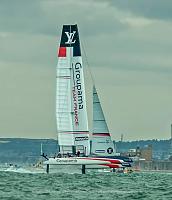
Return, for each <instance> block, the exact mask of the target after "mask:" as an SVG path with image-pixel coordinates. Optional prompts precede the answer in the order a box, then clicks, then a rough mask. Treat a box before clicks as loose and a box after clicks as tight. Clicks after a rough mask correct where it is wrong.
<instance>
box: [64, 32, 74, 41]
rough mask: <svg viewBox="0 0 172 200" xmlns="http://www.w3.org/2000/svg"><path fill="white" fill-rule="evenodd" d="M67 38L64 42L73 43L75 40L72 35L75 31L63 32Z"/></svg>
mask: <svg viewBox="0 0 172 200" xmlns="http://www.w3.org/2000/svg"><path fill="white" fill-rule="evenodd" d="M65 33H66V35H67V38H68V41H67V42H65V44H74V43H75V42H76V40H74V41H73V38H74V35H75V33H76V31H73V33H69V32H65Z"/></svg>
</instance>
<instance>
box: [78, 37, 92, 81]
mask: <svg viewBox="0 0 172 200" xmlns="http://www.w3.org/2000/svg"><path fill="white" fill-rule="evenodd" d="M81 46H82V49H83V52H84V56H85V61H86V67H87V69H88V72H89V74H90V77H91V80H92V83H93V85H95V81H94V78H93V74H92V73H91V69H90V68H91V67H90V65H89V62H88V58H87V54H86V51H85V48H84V43H83V42H82V41H81Z"/></svg>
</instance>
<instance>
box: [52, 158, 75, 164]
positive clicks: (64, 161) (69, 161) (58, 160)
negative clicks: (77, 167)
mask: <svg viewBox="0 0 172 200" xmlns="http://www.w3.org/2000/svg"><path fill="white" fill-rule="evenodd" d="M56 162H59V163H76V162H77V160H75V159H70V160H60V159H56Z"/></svg>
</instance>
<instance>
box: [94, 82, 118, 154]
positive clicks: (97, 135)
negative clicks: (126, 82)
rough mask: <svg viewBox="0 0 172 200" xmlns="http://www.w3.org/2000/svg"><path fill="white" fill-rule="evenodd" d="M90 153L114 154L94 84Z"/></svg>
mask: <svg viewBox="0 0 172 200" xmlns="http://www.w3.org/2000/svg"><path fill="white" fill-rule="evenodd" d="M91 153H92V154H93V155H96V156H107V157H108V156H114V155H115V148H114V144H113V141H112V139H111V135H110V133H109V129H108V126H107V123H106V120H105V117H104V113H103V110H102V107H101V104H100V100H99V97H98V94H97V91H96V88H95V86H93V133H92V145H91Z"/></svg>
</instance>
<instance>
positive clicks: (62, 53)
mask: <svg viewBox="0 0 172 200" xmlns="http://www.w3.org/2000/svg"><path fill="white" fill-rule="evenodd" d="M58 57H66V47H60V48H59V52H58Z"/></svg>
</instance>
